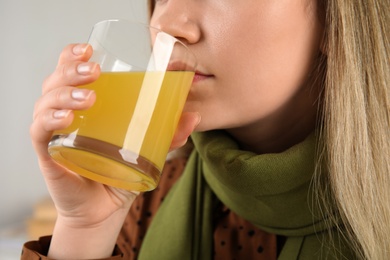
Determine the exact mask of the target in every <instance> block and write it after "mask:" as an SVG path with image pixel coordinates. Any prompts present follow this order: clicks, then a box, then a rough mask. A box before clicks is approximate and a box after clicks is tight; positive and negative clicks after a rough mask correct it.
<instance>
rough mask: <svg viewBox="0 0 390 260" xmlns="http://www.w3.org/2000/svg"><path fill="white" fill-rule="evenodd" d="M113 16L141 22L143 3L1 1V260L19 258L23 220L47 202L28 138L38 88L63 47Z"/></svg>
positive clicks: (140, 0)
mask: <svg viewBox="0 0 390 260" xmlns="http://www.w3.org/2000/svg"><path fill="white" fill-rule="evenodd" d="M112 18H126V19H131V20H137V21H145V20H146V0H110V1H107V0H66V1H58V0H57V1H53V0H34V1H31V0H0V32H1V36H0V78H1V83H0V90H1V93H0V120H1V127H0V138H1V149H0V167H1V168H0V174H1V180H0V189H1V191H0V194H1V195H0V259H1V260H6V259H18V258H19V256H20V250H21V245H22V244H23V242H24V241H25V240H26V239H29V237H28V234H27V233H28V232H27V228H28V223H29V222H28V220H29V219H31V218H32V216H33V215H34V214H35V213H34V211H36V210H37V207H38V206H37V205H41V204H43V205H44V204H45V203H46V202H47V201H46V200H45V198H46V197H47V195H48V194H47V189H46V187H45V184H44V181H43V178H42V177H41V173H40V171H39V168H38V164H37V160H36V156H35V154H34V151H33V148H32V145H31V142H30V137H29V126H30V124H31V121H32V113H33V107H34V103H35V101H36V100H37V99H38V98H39V96H40V93H41V84H42V82H43V80H44V79H45V77H46V76H48V75H49V74H50V73H51V72H52V71H53V70H54V68H55V66H56V63H57V59H58V56H59V54H60V52H61V50H62V49H63V48H64V47H65V46H66V45H67V44H69V43H76V42H86V41H87V40H88V36H89V33H90V31H91V28H92V26H93V25H94V24H95V23H96V22H98V21H100V20H103V19H112ZM48 214H49V213H48ZM38 229H39V228H38Z"/></svg>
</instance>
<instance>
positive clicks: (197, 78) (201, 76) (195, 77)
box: [192, 71, 212, 83]
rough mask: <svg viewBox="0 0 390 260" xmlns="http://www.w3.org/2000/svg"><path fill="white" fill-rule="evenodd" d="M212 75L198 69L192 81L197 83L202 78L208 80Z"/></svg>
mask: <svg viewBox="0 0 390 260" xmlns="http://www.w3.org/2000/svg"><path fill="white" fill-rule="evenodd" d="M210 77H212V75H206V74H203V73H202V72H199V71H196V72H195V75H194V79H193V80H192V83H197V82H199V81H202V80H206V79H208V78H210Z"/></svg>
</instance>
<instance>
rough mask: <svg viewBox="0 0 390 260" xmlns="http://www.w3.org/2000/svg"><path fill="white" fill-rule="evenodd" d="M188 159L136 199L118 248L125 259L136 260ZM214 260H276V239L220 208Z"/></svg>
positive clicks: (175, 162) (172, 165)
mask: <svg viewBox="0 0 390 260" xmlns="http://www.w3.org/2000/svg"><path fill="white" fill-rule="evenodd" d="M186 162H187V158H186V157H181V158H173V159H171V160H169V161H167V162H166V164H165V167H164V170H163V173H162V175H161V180H160V183H159V186H158V187H157V189H155V190H154V191H151V192H146V193H143V194H141V195H140V196H138V197H137V199H136V200H135V202H134V204H133V205H132V207H131V209H130V212H129V214H128V216H127V218H126V220H125V223H124V225H123V228H122V230H121V233H120V235H119V238H118V242H117V245H118V246H119V248H120V249H121V251H122V253H123V254H124V259H137V256H138V253H139V250H140V247H141V245H142V241H143V238H144V236H145V234H146V231H147V228H148V226H149V225H150V223H151V221H152V219H153V217H154V214H155V213H156V211H157V210H158V208H159V206H160V204H161V202H162V201H163V200H164V197H165V196H166V194H167V193H168V191H169V189H170V188H171V187H172V185H173V184H174V183H175V182H176V180H177V179H178V178H179V177H180V176H181V174H182V172H183V170H184V167H185V165H186ZM214 227H215V228H214V259H215V260H219V259H220V260H222V259H223V260H228V259H231V260H233V259H237V260H239V259H259V260H262V259H267V260H272V259H276V258H277V238H276V236H275V235H273V234H269V233H266V232H264V231H262V230H260V229H258V228H256V227H255V226H253V225H252V224H251V223H249V222H247V221H245V220H244V219H242V218H240V217H239V216H237V215H236V214H235V213H234V212H232V211H231V210H229V209H228V208H226V207H225V206H224V205H222V204H220V205H219V207H218V208H217V209H216V213H215V217H214Z"/></svg>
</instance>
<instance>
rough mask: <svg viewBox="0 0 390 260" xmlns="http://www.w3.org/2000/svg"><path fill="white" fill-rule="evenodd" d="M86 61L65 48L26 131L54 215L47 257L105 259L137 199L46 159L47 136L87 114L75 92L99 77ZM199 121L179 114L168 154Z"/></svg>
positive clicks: (82, 92)
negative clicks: (76, 112)
mask: <svg viewBox="0 0 390 260" xmlns="http://www.w3.org/2000/svg"><path fill="white" fill-rule="evenodd" d="M91 55H92V48H91V46H90V45H88V44H71V45H68V46H67V47H66V48H65V49H64V50H63V51H62V53H61V55H60V58H59V61H58V65H57V68H56V70H55V71H54V72H53V73H52V74H51V75H50V76H49V77H48V78H47V79H46V80H45V82H44V84H43V86H42V96H41V97H40V99H39V100H38V101H37V102H36V105H35V109H34V120H33V123H32V125H31V128H30V135H31V139H32V143H33V146H34V149H35V151H36V153H37V156H38V161H39V165H40V168H41V171H42V174H43V176H44V178H45V181H46V184H47V187H48V190H49V193H50V195H51V197H52V199H53V201H54V203H55V206H56V209H57V213H58V217H57V222H56V227H55V230H54V233H53V239H52V243H51V247H50V252H49V253H50V256H51V257H56V258H61V257H65V258H83V257H86V258H99V257H106V256H107V254H108V255H109V254H110V252H112V248H113V246H114V244H115V241H116V236H117V235H118V232H119V230H120V228H121V226H122V224H123V220H124V218H125V216H126V214H127V212H128V210H129V207H130V205H131V204H132V202H133V201H134V199H135V197H136V195H137V194H138V193H137V192H130V191H125V190H121V189H116V188H112V187H108V186H106V185H103V184H100V183H97V182H94V181H91V180H88V179H86V178H83V177H81V176H80V175H78V174H76V173H73V172H71V171H68V170H67V169H65V168H64V167H62V166H60V165H58V164H57V163H56V162H55V161H54V160H53V159H52V158H51V157H50V155H49V154H48V151H47V147H48V143H49V141H50V139H51V136H52V133H53V131H54V130H59V129H63V128H66V127H67V126H69V125H70V124H71V122H72V120H73V110H85V109H88V108H90V107H91V106H92V105H93V104H94V102H95V98H96V96H95V93H94V92H93V91H90V90H87V89H83V88H82V87H77V86H80V85H84V84H88V83H91V82H93V81H95V80H96V79H97V78H98V77H99V75H100V67H99V65H97V64H96V63H93V62H88V60H89V58H90V57H91ZM199 120H200V119H199V115H198V114H197V113H184V114H183V116H182V118H181V120H180V122H179V126H178V130H177V132H176V134H175V137H174V141H173V142H172V149H174V148H178V147H180V146H182V145H184V144H185V142H186V140H187V138H188V136H189V135H190V133H191V132H192V131H193V129H194V128H195V126H196V124H197V123H198V122H199ZM91 235H93V236H94V237H92V238H91ZM95 240H96V241H95ZM87 243H88V244H87ZM96 245H99V248H98V249H97V248H96ZM89 246H91V248H90V250H91V252H89ZM70 248H71V249H70ZM91 254H92V255H91Z"/></svg>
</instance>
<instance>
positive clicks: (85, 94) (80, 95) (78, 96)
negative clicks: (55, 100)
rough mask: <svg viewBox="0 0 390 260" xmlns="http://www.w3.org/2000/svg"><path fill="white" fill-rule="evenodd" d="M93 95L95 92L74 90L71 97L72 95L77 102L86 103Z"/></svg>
mask: <svg viewBox="0 0 390 260" xmlns="http://www.w3.org/2000/svg"><path fill="white" fill-rule="evenodd" d="M92 93H93V90H89V89H79V88H76V89H74V90H72V94H71V95H72V98H73V99H75V100H78V101H84V100H87V99H88V98H89V97H90V96H91V94H92Z"/></svg>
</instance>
